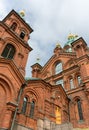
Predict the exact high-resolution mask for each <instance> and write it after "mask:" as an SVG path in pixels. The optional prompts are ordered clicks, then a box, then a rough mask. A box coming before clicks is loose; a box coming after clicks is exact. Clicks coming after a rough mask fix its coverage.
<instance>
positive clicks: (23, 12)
mask: <svg viewBox="0 0 89 130" xmlns="http://www.w3.org/2000/svg"><path fill="white" fill-rule="evenodd" d="M19 14H20V16H21V17H22V18H23V17H24V16H25V11H24V10H21V11H20V13H19Z"/></svg>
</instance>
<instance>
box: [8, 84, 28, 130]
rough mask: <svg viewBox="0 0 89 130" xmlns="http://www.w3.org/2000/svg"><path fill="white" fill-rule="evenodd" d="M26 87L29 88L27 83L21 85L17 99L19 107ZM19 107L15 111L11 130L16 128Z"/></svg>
mask: <svg viewBox="0 0 89 130" xmlns="http://www.w3.org/2000/svg"><path fill="white" fill-rule="evenodd" d="M26 86H27V84H26V83H24V84H22V85H21V88H20V90H19V93H18V98H17V105H18V106H19V102H20V98H21V95H22V93H23V90H24V88H25V87H26ZM18 106H17V107H16V109H15V113H14V117H13V120H12V124H11V128H10V130H13V128H14V124H15V118H16V115H17V111H18Z"/></svg>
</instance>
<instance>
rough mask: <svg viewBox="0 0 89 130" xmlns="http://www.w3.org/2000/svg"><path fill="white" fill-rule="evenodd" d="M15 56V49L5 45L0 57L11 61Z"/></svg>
mask: <svg viewBox="0 0 89 130" xmlns="http://www.w3.org/2000/svg"><path fill="white" fill-rule="evenodd" d="M14 54H15V47H14V46H13V45H11V44H7V45H6V46H5V48H4V50H3V52H2V54H1V56H3V57H5V58H8V59H12V58H13V56H14Z"/></svg>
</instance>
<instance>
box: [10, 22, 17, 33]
mask: <svg viewBox="0 0 89 130" xmlns="http://www.w3.org/2000/svg"><path fill="white" fill-rule="evenodd" d="M10 28H11V29H12V30H13V31H15V30H16V28H17V23H16V22H13V23H12V25H11V27H10Z"/></svg>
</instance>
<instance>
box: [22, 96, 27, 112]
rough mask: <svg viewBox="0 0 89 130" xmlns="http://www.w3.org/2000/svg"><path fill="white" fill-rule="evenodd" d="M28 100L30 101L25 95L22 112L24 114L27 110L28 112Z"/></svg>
mask: <svg viewBox="0 0 89 130" xmlns="http://www.w3.org/2000/svg"><path fill="white" fill-rule="evenodd" d="M27 102H28V99H27V97H24V99H23V106H22V113H23V114H25V112H26V108H27Z"/></svg>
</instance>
